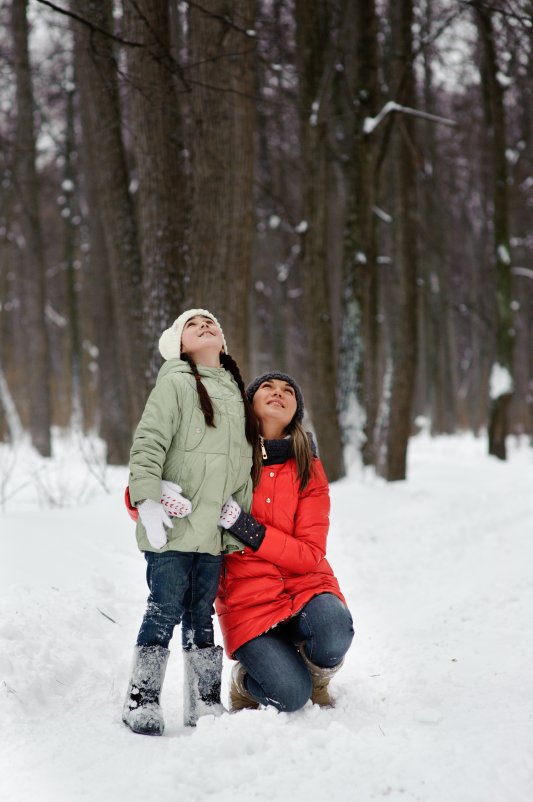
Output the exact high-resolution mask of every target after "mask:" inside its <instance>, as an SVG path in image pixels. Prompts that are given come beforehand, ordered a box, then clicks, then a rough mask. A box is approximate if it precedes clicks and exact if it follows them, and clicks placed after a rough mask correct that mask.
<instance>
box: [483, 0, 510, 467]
mask: <svg viewBox="0 0 533 802" xmlns="http://www.w3.org/2000/svg"><path fill="white" fill-rule="evenodd" d="M474 7H475V11H476V21H477V25H478V29H479V33H480V37H481V41H482V46H483V56H484V59H483V61H484V67H483V71H482V76H481V80H482V85H483V87H484V92H483V99H484V103H485V114H486V118H487V122H488V128H489V133H490V139H491V145H492V154H491V160H492V178H493V184H492V207H493V237H494V264H495V268H496V305H495V306H496V355H495V362H494V364H493V367H492V375H491V388H490V412H489V416H490V417H489V430H488V435H489V443H488V446H489V454H492V455H493V456H495V457H498V458H499V459H502V460H504V459H506V437H507V432H508V427H509V423H508V409H509V404H510V402H511V400H512V397H513V393H514V366H513V351H514V336H515V335H514V321H513V311H512V308H511V300H512V299H511V278H512V273H511V248H510V241H509V219H508V218H509V212H508V205H509V204H508V189H507V160H506V145H505V140H506V136H505V107H504V102H503V89H502V86H501V84H500V82H499V79H498V74H499V67H498V56H497V52H496V44H495V41H494V36H495V35H494V28H493V24H492V16H491V12H490V10H489V9H487V8H486V7H485V5H483V4H481V3H478V2H476V3H475V4H474ZM498 377H500V378H498Z"/></svg>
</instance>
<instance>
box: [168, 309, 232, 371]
mask: <svg viewBox="0 0 533 802" xmlns="http://www.w3.org/2000/svg"><path fill="white" fill-rule="evenodd" d="M196 315H203V317H208V318H210V319H211V320H212V321H213V323H215V324H216V325H217V326H218V328H219V329H220V331H221V333H222V345H223V346H224V351H225V352H226V353H228V346H227V345H226V338H225V337H224V332H223V331H222V326H221V325H220V323H219V322H218V320H217V319H216V317H215V316H214V315H212V314H211V312H208V311H207V309H187V311H186V312H182V313H181V315H180V316H179V317H177V318H176V320H175V321H174V323H173V324H172V326H170V328H168V329H165V331H164V332H163V334H162V335H161V337H160V338H159V352H160V354H161V356H162V357H163V359H179V357H180V354H181V335H182V334H183V327H184V326H185V324H186V323H187V321H188V320H190V319H191V318H192V317H196Z"/></svg>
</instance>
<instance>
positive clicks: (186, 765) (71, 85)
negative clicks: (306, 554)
mask: <svg viewBox="0 0 533 802" xmlns="http://www.w3.org/2000/svg"><path fill="white" fill-rule="evenodd" d="M0 65H1V68H0V110H1V114H0V800H1V802H152V800H157V802H176V800H186V802H206V800H207V802H252V800H253V802H324V800H326V799H327V800H328V801H329V802H376V800H381V799H386V800H387V802H529V800H530V799H531V789H532V788H533V680H532V678H531V677H532V676H533V675H532V673H531V665H532V663H533V630H532V627H531V612H532V610H533V581H532V577H531V565H532V564H533V538H532V537H531V521H532V520H533V493H532V492H531V486H532V483H531V476H532V475H533V474H532V468H533V448H532V444H533V225H532V223H533V142H532V139H533V0H173V2H168V0H0ZM191 307H194V308H197V307H200V308H204V309H208V310H210V312H211V313H212V314H214V315H215V316H216V317H217V319H218V320H219V321H220V324H221V326H222V328H223V331H224V335H225V338H226V341H227V343H228V346H229V348H228V350H229V353H230V354H231V355H232V356H233V357H234V359H235V360H236V361H237V363H238V365H239V366H240V369H241V373H242V376H243V378H244V381H245V383H246V384H248V382H249V381H251V380H252V379H253V378H254V377H256V376H258V374H262V373H264V372H268V371H274V370H276V371H284V372H286V373H289V374H290V375H291V376H292V377H294V379H295V381H296V382H297V383H298V385H300V386H301V389H302V391H303V395H304V396H305V418H304V420H303V425H304V428H305V429H307V430H312V432H313V434H314V437H315V440H316V443H317V446H318V452H319V456H320V458H321V460H322V462H323V465H324V468H325V472H326V474H327V479H328V480H329V497H330V499H331V512H330V515H329V519H328V518H327V515H322V517H321V521H322V526H323V528H324V542H325V538H326V536H327V560H328V563H329V564H330V565H331V566H332V570H333V571H334V573H335V576H336V577H337V578H338V581H339V585H340V587H341V588H342V592H343V594H344V596H345V598H346V601H347V605H348V607H349V609H350V611H351V613H352V616H353V621H354V629H355V637H354V639H353V643H352V646H351V648H350V649H349V651H348V652H347V653H346V654H345V661H344V662H343V663H341V664H338V665H336V666H335V670H336V669H337V667H340V668H341V670H340V671H339V673H338V674H336V673H335V676H334V677H333V678H332V682H331V691H332V699H333V702H332V706H324V707H320V706H319V705H318V704H313V703H312V697H311V698H307V701H306V702H305V704H304V706H303V707H300V708H299V709H293V710H291V711H289V712H287V710H286V709H281V710H279V711H278V710H277V709H275V708H274V707H273V706H272V705H270V704H268V705H259V709H242V710H240V711H239V712H238V713H236V714H235V715H233V714H231V715H230V714H229V710H230V709H231V689H232V687H233V685H232V683H233V679H232V667H233V666H235V665H236V663H235V660H234V659H230V657H231V658H232V657H233V655H230V654H228V652H227V650H226V652H225V654H224V657H223V661H222V674H220V671H219V675H218V679H219V686H220V681H221V697H220V699H219V701H220V700H221V702H222V705H223V707H222V705H221V707H222V709H221V710H219V711H218V712H219V713H220V715H217V716H215V715H204V716H202V717H201V718H200V719H199V721H198V722H197V726H196V727H190V726H184V723H183V721H184V716H183V713H184V711H185V702H184V699H185V695H186V692H187V688H186V684H187V683H186V676H187V672H186V669H184V660H183V657H184V654H185V653H186V651H184V652H183V654H182V642H181V633H180V632H179V629H180V627H179V626H177V627H176V632H175V633H174V638H173V639H172V641H171V645H170V647H169V650H168V652H169V654H168V655H167V659H168V660H169V663H168V669H167V672H166V678H165V685H164V688H163V690H162V692H161V705H162V708H163V709H164V716H165V730H164V734H163V737H160V738H151V737H150V738H149V737H146V735H144V734H139V731H138V730H137V731H136V732H132V731H131V729H130V728H129V725H128V727H126V726H125V725H124V721H125V719H124V718H121V716H123V712H122V711H123V704H124V693H125V691H126V689H127V688H129V685H128V684H127V683H128V678H129V677H130V671H131V657H132V649H133V647H134V644H135V637H136V633H137V632H138V627H139V623H140V620H141V616H142V612H143V610H144V609H145V605H146V596H147V592H148V590H147V585H146V562H145V558H144V556H143V555H142V554H141V553H140V552H139V549H138V547H137V542H136V538H135V527H134V525H133V523H132V521H131V520H130V517H129V516H128V515H127V513H126V510H125V509H124V503H123V499H124V489H125V486H126V485H127V483H128V460H129V452H130V447H131V443H132V437H133V433H134V430H135V427H136V426H137V423H138V421H139V418H140V416H141V413H142V410H143V408H144V406H145V402H146V399H147V396H148V394H149V392H150V390H151V388H152V387H153V385H154V382H155V379H156V376H157V374H158V371H159V368H160V366H161V364H162V360H161V356H160V354H159V351H158V339H159V336H160V334H161V332H162V331H163V330H164V329H166V328H167V327H168V326H170V325H171V324H172V322H173V321H174V320H175V318H177V317H178V315H179V314H180V313H181V312H183V311H184V310H186V309H188V308H191ZM175 361H176V362H178V360H175ZM167 364H168V362H167ZM191 381H192V380H191ZM228 381H230V382H231V378H228ZM294 403H295V404H296V401H295V402H294ZM239 404H240V398H239ZM191 420H192V419H191ZM196 431H200V429H197V430H196ZM284 433H285V432H284ZM277 436H278V437H279V435H277ZM302 437H303V439H304V441H306V440H307V438H306V436H305V434H304V433H302ZM265 438H266V440H267V441H268V435H266V434H265ZM285 439H286V438H284V439H282V440H280V441H279V442H280V443H281V444H282V445H283V444H285V445H287V443H285ZM263 445H264V443H263ZM289 445H290V444H289ZM263 456H264V455H263ZM267 464H268V463H265V466H264V467H263V471H267V467H266V466H267ZM282 467H283V465H281V464H280V465H279V466H278V465H275V466H274V469H273V471H274V470H275V469H277V468H282ZM268 470H270V468H268ZM247 471H248V468H247V467H246V471H245V473H246V479H248V473H247ZM269 475H270V477H273V476H274V475H275V474H274V472H272V473H270V474H269ZM402 480H407V481H402ZM176 481H180V482H181V479H179V480H178V479H176ZM324 487H325V496H326V497H327V489H328V482H327V481H326V478H324ZM258 493H259V491H257V495H258ZM270 495H271V494H270V493H269V495H268V497H267V498H266V500H265V504H267V503H270V502H271V498H270ZM265 496H266V493H265ZM279 498H281V495H280V496H279ZM148 500H149V499H147V501H148ZM141 503H142V502H141ZM144 503H145V504H146V502H144ZM212 506H213V505H212ZM271 508H272V509H274V508H276V504H272V505H271ZM278 509H282V511H283V512H284V513H285V512H286V507H285V502H283V503H281V502H280V503H279V504H278ZM141 512H142V507H141ZM139 514H141V513H139ZM217 514H218V508H217ZM291 515H292V513H287V518H288V519H289V520H290V519H291ZM293 517H294V518H295V519H296V518H297V516H296V515H295V516H293ZM319 517H320V516H318V515H316V516H315V519H313V521H312V524H313V525H314V524H315V523H316V519H318V518H319ZM141 519H142V515H141ZM324 521H325V523H324ZM143 523H144V522H143ZM291 526H292V523H291ZM272 528H273V527H271V529H272ZM217 531H218V530H217ZM270 534H271V533H267V534H266V535H265V537H269V536H270ZM267 545H268V540H267ZM299 545H300V544H299ZM197 551H198V548H197ZM281 551H282V549H279V550H278V551H276V554H275V559H274V562H273V563H272V565H273V566H274V567H276V565H277V558H278V555H279V554H280V552H281ZM244 554H245V551H241V552H240V555H244ZM254 556H255V555H253V557H254ZM225 559H226V558H225ZM314 564H315V565H316V560H315V563H314ZM319 565H322V563H319ZM223 570H224V571H225V570H226V567H225V566H224V569H223ZM306 571H307V568H306ZM317 572H318V573H320V571H319V570H318V569H317ZM223 575H225V574H223ZM302 575H303V576H304V578H306V576H305V574H302ZM296 576H299V574H298V573H296ZM216 582H218V577H216ZM275 584H276V585H277V588H278V589H279V587H280V584H279V583H275ZM277 592H278V591H277V590H276V593H277ZM250 595H251V597H252V599H253V602H254V604H255V603H256V598H257V597H256V595H254V594H253V593H251V594H250ZM324 595H325V594H324ZM292 598H294V597H293V596H291V599H292ZM303 609H304V608H302V610H303ZM300 612H302V611H297V612H295V616H296V615H299V614H300ZM250 617H251V616H250ZM288 620H289V621H291V617H289V619H288ZM221 622H222V616H220V617H218V616H214V630H215V635H214V639H215V642H216V644H217V645H216V647H215V648H216V649H219V646H220V644H221V643H222V642H223V634H224V633H223V629H222V624H221ZM284 622H285V619H284V620H283V621H282V622H281V624H283V623H284ZM275 628H276V624H274V625H273V629H275ZM333 630H334V628H333V627H330V632H331V633H333V634H335V632H334V631H333ZM270 631H271V630H268V632H270ZM299 646H302V647H303V644H301V643H300V644H299ZM219 651H220V653H221V651H222V650H221V649H219ZM221 656H222V655H221ZM298 659H299V658H298ZM239 660H240V657H239ZM237 665H238V664H237ZM278 674H279V676H281V677H282V679H283V676H282V672H281V671H279V672H278ZM189 690H190V684H189ZM128 693H129V691H128ZM126 698H128V697H126ZM268 701H271V699H270V697H269V699H268ZM256 707H257V705H256Z"/></svg>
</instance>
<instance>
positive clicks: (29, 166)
mask: <svg viewBox="0 0 533 802" xmlns="http://www.w3.org/2000/svg"><path fill="white" fill-rule="evenodd" d="M26 5H27V2H26V0H13V2H12V9H11V28H12V34H13V44H14V71H15V80H16V102H17V124H16V135H15V141H16V157H15V158H16V169H15V176H16V191H17V190H18V204H17V205H18V213H19V215H20V226H21V230H22V234H23V240H24V244H23V246H22V248H23V251H24V253H23V259H24V297H23V299H22V316H23V320H24V330H25V331H26V332H27V338H26V344H27V365H26V372H27V377H28V389H29V396H30V434H31V439H32V443H33V445H34V447H35V448H36V449H37V451H38V452H39V453H40V454H41V455H42V456H45V457H48V456H50V454H51V441H50V424H51V411H50V386H49V382H50V352H49V344H48V332H47V327H46V322H45V294H46V286H45V269H46V266H45V255H44V243H43V236H42V227H41V220H40V212H39V181H38V177H37V170H36V145H35V139H36V136H35V126H34V118H33V92H32V84H31V71H30V61H29V53H28V21H27V18H26Z"/></svg>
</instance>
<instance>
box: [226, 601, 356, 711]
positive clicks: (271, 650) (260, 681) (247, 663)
mask: <svg viewBox="0 0 533 802" xmlns="http://www.w3.org/2000/svg"><path fill="white" fill-rule="evenodd" d="M353 635H354V631H353V621H352V616H351V615H350V611H349V610H348V608H347V607H346V605H345V604H343V603H342V602H341V600H340V599H339V598H337V596H334V595H333V594H332V593H321V594H320V595H319V596H314V597H313V598H312V599H311V601H309V602H308V603H307V604H306V605H305V607H304V608H303V609H302V610H300V612H299V613H298V614H297V615H295V616H294V617H293V618H290V619H289V620H288V621H284V622H283V623H281V624H278V626H277V627H274V629H271V630H269V631H268V632H265V633H264V634H263V635H259V637H257V638H253V639H252V640H250V641H248V642H247V643H245V644H243V646H240V647H239V648H238V649H237V650H236V652H235V657H236V658H237V660H238V661H239V662H240V663H241V664H242V665H243V666H244V668H245V669H246V672H247V675H246V676H245V680H244V681H245V686H246V689H247V690H248V692H249V693H250V694H251V695H252V696H253V697H254V699H256V700H257V701H258V702H260V704H262V705H273V706H274V707H277V709H278V710H284V711H286V712H291V711H294V710H299V709H300V708H301V707H303V706H304V705H305V703H306V702H307V700H308V699H309V698H310V696H311V690H312V682H311V675H310V674H309V671H308V670H307V667H306V665H305V663H304V661H303V659H302V657H301V656H300V654H299V652H298V650H297V648H296V647H297V645H298V644H300V643H302V641H303V643H304V649H305V654H306V656H307V657H308V658H309V660H310V661H311V662H312V663H314V664H315V665H317V666H320V667H322V668H331V667H332V666H336V665H337V664H338V663H340V661H341V660H342V658H343V657H344V655H345V654H346V652H347V651H348V649H349V648H350V644H351V642H352V638H353Z"/></svg>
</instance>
